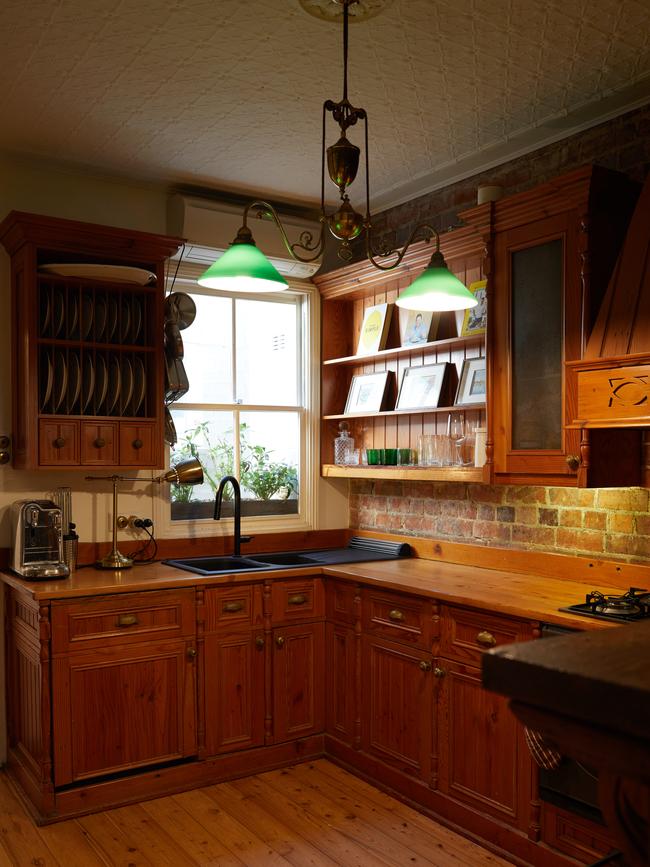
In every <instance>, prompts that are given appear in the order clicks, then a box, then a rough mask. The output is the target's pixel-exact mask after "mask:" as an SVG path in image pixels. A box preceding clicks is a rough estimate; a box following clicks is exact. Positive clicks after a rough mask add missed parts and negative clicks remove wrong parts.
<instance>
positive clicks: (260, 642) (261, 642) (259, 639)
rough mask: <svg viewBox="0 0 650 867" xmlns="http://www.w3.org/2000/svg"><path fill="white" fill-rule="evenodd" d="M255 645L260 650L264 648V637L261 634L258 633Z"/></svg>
mask: <svg viewBox="0 0 650 867" xmlns="http://www.w3.org/2000/svg"><path fill="white" fill-rule="evenodd" d="M255 647H256V648H257V649H258V650H264V639H263V638H262V636H261V635H258V636H257V638H256V639H255Z"/></svg>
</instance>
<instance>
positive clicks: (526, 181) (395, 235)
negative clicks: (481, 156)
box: [321, 105, 650, 271]
mask: <svg viewBox="0 0 650 867" xmlns="http://www.w3.org/2000/svg"><path fill="white" fill-rule="evenodd" d="M590 164H597V165H600V166H603V167H605V168H609V169H616V170H617V171H619V172H623V173H624V174H626V175H628V176H629V177H631V178H632V179H634V180H637V181H639V182H641V181H643V180H644V179H645V177H646V175H647V174H648V172H649V171H650V105H646V106H643V107H642V108H638V109H635V110H634V111H630V112H627V114H623V115H621V116H620V117H617V118H614V119H613V120H609V121H606V122H605V123H601V124H599V125H598V126H594V127H591V128H590V129H587V130H585V131H584V132H580V133H576V135H573V136H570V137H569V138H565V139H562V140H561V141H558V142H555V143H554V144H550V145H547V146H546V147H543V148H540V149H539V150H536V151H531V152H530V153H528V154H524V155H523V156H520V157H517V158H516V159H513V160H509V161H508V162H506V163H503V164H502V165H500V166H497V167H495V168H493V169H490V170H489V171H486V172H481V173H480V174H477V175H473V176H472V177H469V178H465V179H464V180H462V181H459V182H458V183H455V184H451V185H449V186H447V187H443V188H442V189H440V190H436V191H435V192H432V193H427V194H426V195H424V196H420V197H419V198H416V199H413V200H411V201H410V202H406V203H405V204H403V205H397V206H396V207H394V208H389V209H388V210H387V211H383V212H382V213H380V214H376V215H374V217H373V225H374V231H375V233H376V235H377V236H378V237H385V238H386V239H387V240H388V241H389V242H390V243H391V244H396V245H401V244H403V243H404V242H405V241H406V239H407V238H408V237H409V234H410V233H411V231H412V230H413V228H414V227H415V226H417V225H418V224H419V223H430V224H431V225H432V226H434V227H435V228H436V229H437V230H438V231H439V232H444V231H446V230H447V229H448V228H449V227H450V226H457V225H460V224H459V221H458V216H457V215H458V212H459V211H462V210H463V209H465V208H469V207H472V206H473V205H475V204H476V188H477V187H478V186H479V184H500V185H501V186H502V187H503V193H504V195H506V196H508V195H512V194H513V193H518V192H522V191H523V190H529V189H531V188H532V187H535V186H537V185H538V184H542V183H544V182H545V181H550V180H552V178H554V177H557V176H558V175H561V174H564V173H565V172H569V171H571V170H572V169H576V168H579V167H580V166H584V165H590ZM371 195H372V190H371ZM371 205H372V201H371ZM361 246H362V245H358V247H357V249H355V256H354V259H353V261H358V260H360V259H364V258H365V254H364V253H363V251H362V249H361ZM340 267H341V260H340V259H338V258H337V256H336V250H335V245H334V244H333V243H332V244H331V245H328V249H327V255H326V258H325V262H324V264H323V267H322V269H321V270H322V271H330V270H334V269H336V268H340Z"/></svg>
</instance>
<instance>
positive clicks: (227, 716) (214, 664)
mask: <svg viewBox="0 0 650 867" xmlns="http://www.w3.org/2000/svg"><path fill="white" fill-rule="evenodd" d="M261 595H262V594H261V587H260V586H259V585H258V586H254V585H250V586H243V587H237V588H212V589H209V590H206V592H205V611H206V622H205V641H204V660H203V670H204V673H205V674H204V683H203V690H204V703H205V751H206V754H207V755H209V756H212V755H217V754H219V753H229V752H233V751H235V750H244V749H250V748H252V747H257V746H261V745H262V744H263V743H264V716H265V690H264V681H265V638H264V630H263V628H262V601H261Z"/></svg>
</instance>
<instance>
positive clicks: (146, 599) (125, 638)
mask: <svg viewBox="0 0 650 867" xmlns="http://www.w3.org/2000/svg"><path fill="white" fill-rule="evenodd" d="M194 597H195V594H194V590H189V589H188V590H160V591H151V592H149V593H125V594H123V595H115V596H108V597H106V596H102V597H97V598H96V599H95V598H85V599H76V600H75V601H73V602H54V603H52V650H53V652H54V653H62V652H65V651H67V650H70V649H73V648H74V649H82V648H84V647H92V646H94V645H97V646H110V645H112V644H120V645H124V644H128V643H131V642H140V641H153V640H156V641H158V640H160V639H161V638H170V639H171V638H180V637H186V638H191V637H192V636H194V635H195V632H196V615H195V609H194Z"/></svg>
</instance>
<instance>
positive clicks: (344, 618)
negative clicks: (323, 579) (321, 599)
mask: <svg viewBox="0 0 650 867" xmlns="http://www.w3.org/2000/svg"><path fill="white" fill-rule="evenodd" d="M358 592H359V590H358V587H357V585H356V584H353V583H352V582H350V581H333V580H329V581H328V582H327V585H326V588H325V595H326V606H327V619H328V620H333V621H334V622H335V623H349V624H353V623H354V622H355V619H356V616H355V602H354V600H355V598H356V596H357V593H358Z"/></svg>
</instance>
